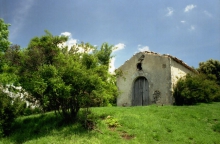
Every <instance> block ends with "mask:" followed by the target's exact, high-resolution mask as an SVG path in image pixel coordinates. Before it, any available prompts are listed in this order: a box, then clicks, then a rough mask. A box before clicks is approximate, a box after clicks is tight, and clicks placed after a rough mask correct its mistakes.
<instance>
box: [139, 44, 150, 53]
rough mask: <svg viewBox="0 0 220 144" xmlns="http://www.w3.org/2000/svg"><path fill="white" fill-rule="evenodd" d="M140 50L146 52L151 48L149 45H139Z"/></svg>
mask: <svg viewBox="0 0 220 144" xmlns="http://www.w3.org/2000/svg"><path fill="white" fill-rule="evenodd" d="M138 50H139V51H141V52H144V51H150V48H149V46H142V45H138Z"/></svg>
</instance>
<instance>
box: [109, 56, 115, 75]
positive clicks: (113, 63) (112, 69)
mask: <svg viewBox="0 0 220 144" xmlns="http://www.w3.org/2000/svg"><path fill="white" fill-rule="evenodd" d="M114 71H115V57H113V58H111V60H110V64H109V72H110V73H114Z"/></svg>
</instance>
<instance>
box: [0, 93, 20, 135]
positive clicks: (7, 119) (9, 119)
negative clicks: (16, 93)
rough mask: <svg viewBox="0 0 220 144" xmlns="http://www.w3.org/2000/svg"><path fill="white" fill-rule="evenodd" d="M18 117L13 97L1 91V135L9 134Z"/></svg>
mask: <svg viewBox="0 0 220 144" xmlns="http://www.w3.org/2000/svg"><path fill="white" fill-rule="evenodd" d="M15 118H16V114H15V108H14V106H13V104H12V98H10V97H9V96H8V95H7V94H6V93H4V92H2V91H0V136H8V135H9V134H10V131H11V127H12V124H13V122H14V119H15Z"/></svg>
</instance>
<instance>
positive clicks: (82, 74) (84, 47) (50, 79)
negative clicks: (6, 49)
mask: <svg viewBox="0 0 220 144" xmlns="http://www.w3.org/2000/svg"><path fill="white" fill-rule="evenodd" d="M66 40H67V37H63V36H62V37H60V36H53V35H52V34H50V33H49V32H48V31H46V35H44V36H42V37H35V38H33V39H32V40H31V41H30V43H29V46H28V48H27V49H24V50H22V51H19V52H18V54H17V53H16V54H17V55H16V58H19V59H20V63H19V64H18V65H16V64H13V66H15V67H17V68H18V70H17V75H19V83H20V84H21V86H22V88H24V89H25V91H27V92H28V93H29V94H31V95H32V97H33V98H32V99H33V100H35V101H38V102H39V104H40V106H41V107H42V108H43V110H44V111H50V110H56V111H57V112H58V113H60V114H61V115H62V116H63V117H65V118H66V119H67V120H74V119H75V118H76V116H77V113H78V111H79V109H80V108H81V107H91V106H106V105H109V103H110V102H114V100H115V98H116V96H117V94H118V90H117V87H116V77H115V76H114V75H110V74H109V72H108V67H109V61H110V58H111V52H112V48H113V46H109V45H108V44H107V43H104V44H103V45H102V46H101V48H100V50H98V49H97V48H95V47H93V46H92V45H90V44H89V43H81V44H76V45H74V46H73V47H72V48H70V49H69V50H68V48H67V47H64V46H62V43H63V42H65V41H66ZM10 54H11V53H10Z"/></svg>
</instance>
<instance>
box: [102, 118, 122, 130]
mask: <svg viewBox="0 0 220 144" xmlns="http://www.w3.org/2000/svg"><path fill="white" fill-rule="evenodd" d="M105 122H106V124H107V125H108V127H111V128H112V127H113V128H115V127H119V126H120V124H119V122H118V120H117V119H116V118H113V117H112V116H107V117H106V119H105Z"/></svg>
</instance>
